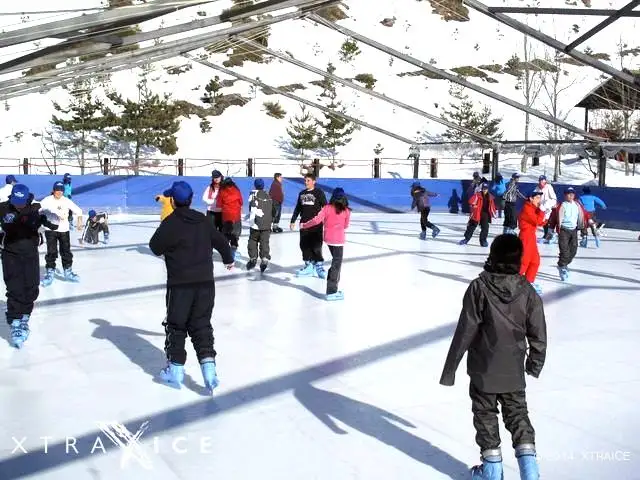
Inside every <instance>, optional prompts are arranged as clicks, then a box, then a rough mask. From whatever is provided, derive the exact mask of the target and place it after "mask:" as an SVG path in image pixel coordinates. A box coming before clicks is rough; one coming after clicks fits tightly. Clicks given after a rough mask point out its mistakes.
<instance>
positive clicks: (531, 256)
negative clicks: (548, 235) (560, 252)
mask: <svg viewBox="0 0 640 480" xmlns="http://www.w3.org/2000/svg"><path fill="white" fill-rule="evenodd" d="M541 200H542V192H541V191H539V190H538V189H535V190H533V191H532V192H531V194H529V199H528V200H527V202H526V203H525V204H524V206H523V207H522V211H521V212H520V218H519V219H518V223H520V235H519V237H520V241H522V246H523V254H522V263H521V265H520V275H524V276H525V278H526V279H527V281H528V282H529V283H530V284H531V286H533V288H534V289H535V290H536V292H537V293H538V295H540V294H542V290H541V288H540V286H539V285H538V284H537V283H535V282H536V276H537V275H538V269H539V268H540V252H539V251H538V238H537V235H536V233H537V231H538V227H541V226H543V225H544V212H543V211H542V210H541V209H540V201H541Z"/></svg>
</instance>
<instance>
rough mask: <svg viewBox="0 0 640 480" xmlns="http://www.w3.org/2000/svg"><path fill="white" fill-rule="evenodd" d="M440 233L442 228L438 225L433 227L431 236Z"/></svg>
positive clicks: (434, 236)
mask: <svg viewBox="0 0 640 480" xmlns="http://www.w3.org/2000/svg"><path fill="white" fill-rule="evenodd" d="M438 235H440V229H439V228H438V227H433V231H432V232H431V236H432V237H433V238H436V237H437V236H438Z"/></svg>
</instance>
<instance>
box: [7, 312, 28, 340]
mask: <svg viewBox="0 0 640 480" xmlns="http://www.w3.org/2000/svg"><path fill="white" fill-rule="evenodd" d="M29 332H30V330H29V315H23V316H22V318H21V319H20V320H14V321H12V322H11V345H12V346H14V347H15V348H22V345H23V344H24V342H26V341H27V339H28V338H29Z"/></svg>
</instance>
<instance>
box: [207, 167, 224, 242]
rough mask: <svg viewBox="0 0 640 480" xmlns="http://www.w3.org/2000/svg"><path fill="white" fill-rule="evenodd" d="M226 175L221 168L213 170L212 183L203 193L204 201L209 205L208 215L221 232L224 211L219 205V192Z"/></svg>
mask: <svg viewBox="0 0 640 480" xmlns="http://www.w3.org/2000/svg"><path fill="white" fill-rule="evenodd" d="M223 180H224V177H223V176H222V173H220V171H219V170H214V171H213V172H211V183H210V184H209V185H207V188H205V189H204V193H203V194H202V201H203V202H204V203H205V204H206V205H207V217H208V218H209V220H210V221H211V223H212V224H213V226H214V227H216V229H217V230H218V231H219V232H222V212H221V210H220V207H218V203H217V202H218V194H219V193H220V185H221V183H222V181H223Z"/></svg>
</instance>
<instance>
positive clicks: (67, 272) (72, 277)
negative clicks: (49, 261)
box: [64, 268, 80, 283]
mask: <svg viewBox="0 0 640 480" xmlns="http://www.w3.org/2000/svg"><path fill="white" fill-rule="evenodd" d="M64 279H65V280H67V281H69V282H73V283H78V282H79V281H80V277H79V276H78V275H76V274H75V273H74V271H73V270H71V269H70V268H65V269H64Z"/></svg>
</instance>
